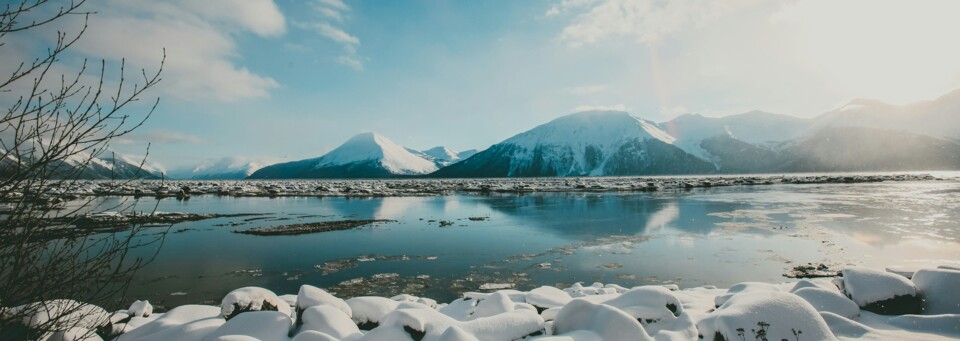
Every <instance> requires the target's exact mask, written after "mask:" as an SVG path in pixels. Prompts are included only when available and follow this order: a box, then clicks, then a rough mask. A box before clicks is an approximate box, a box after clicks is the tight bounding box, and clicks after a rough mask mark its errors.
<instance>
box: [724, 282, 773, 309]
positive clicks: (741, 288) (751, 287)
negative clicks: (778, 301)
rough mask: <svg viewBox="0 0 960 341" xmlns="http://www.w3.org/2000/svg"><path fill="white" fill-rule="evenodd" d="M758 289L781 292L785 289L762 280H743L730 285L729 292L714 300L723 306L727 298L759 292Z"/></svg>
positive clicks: (760, 290)
mask: <svg viewBox="0 0 960 341" xmlns="http://www.w3.org/2000/svg"><path fill="white" fill-rule="evenodd" d="M758 291H759V292H780V291H783V290H780V287H779V286H777V285H775V284H770V283H761V282H743V283H738V284H736V285H734V286H732V287H730V289H727V293H726V294H724V295H722V296H717V298H715V299H714V300H713V303H714V304H715V305H716V306H717V307H719V306H722V305H723V304H724V303H726V302H727V300H729V299H730V298H731V297H733V296H734V295H736V294H739V293H744V292H758Z"/></svg>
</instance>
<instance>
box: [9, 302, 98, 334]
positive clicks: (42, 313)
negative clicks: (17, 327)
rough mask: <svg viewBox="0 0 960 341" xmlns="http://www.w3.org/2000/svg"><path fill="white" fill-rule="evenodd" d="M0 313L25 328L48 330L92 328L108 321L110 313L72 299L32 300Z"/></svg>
mask: <svg viewBox="0 0 960 341" xmlns="http://www.w3.org/2000/svg"><path fill="white" fill-rule="evenodd" d="M0 313H2V314H3V315H4V316H5V317H6V318H9V319H19V320H20V323H22V324H23V325H24V326H26V327H27V328H31V329H32V328H42V329H44V330H49V331H68V330H69V329H71V328H82V329H87V330H94V329H97V328H99V327H102V326H105V325H107V324H109V323H110V314H109V313H107V311H106V310H104V309H103V308H101V307H99V306H96V305H93V304H88V303H83V302H77V301H74V300H49V301H42V302H34V303H29V304H24V305H21V306H16V307H13V308H9V309H2V310H0Z"/></svg>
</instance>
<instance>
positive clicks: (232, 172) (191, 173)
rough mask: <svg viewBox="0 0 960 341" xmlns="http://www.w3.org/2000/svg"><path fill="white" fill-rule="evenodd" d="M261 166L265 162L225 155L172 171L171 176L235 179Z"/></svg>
mask: <svg viewBox="0 0 960 341" xmlns="http://www.w3.org/2000/svg"><path fill="white" fill-rule="evenodd" d="M260 168H263V164H262V163H261V162H258V161H255V160H250V159H247V158H241V157H225V158H222V159H217V160H207V161H205V162H203V163H201V164H200V165H198V166H196V167H192V168H188V169H180V170H176V171H171V172H170V176H171V177H173V178H176V179H196V180H233V179H244V178H246V177H248V176H250V175H251V174H253V172H256V171H257V170H259V169H260Z"/></svg>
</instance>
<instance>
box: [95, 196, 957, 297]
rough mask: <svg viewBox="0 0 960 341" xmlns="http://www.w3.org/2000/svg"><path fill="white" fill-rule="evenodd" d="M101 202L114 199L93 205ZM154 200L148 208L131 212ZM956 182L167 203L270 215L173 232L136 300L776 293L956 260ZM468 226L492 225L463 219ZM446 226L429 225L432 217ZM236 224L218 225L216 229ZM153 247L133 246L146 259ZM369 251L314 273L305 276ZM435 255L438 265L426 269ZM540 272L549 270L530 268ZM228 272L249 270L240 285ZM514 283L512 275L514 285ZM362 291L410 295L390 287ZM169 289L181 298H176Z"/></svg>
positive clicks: (182, 208) (176, 207) (174, 207)
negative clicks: (242, 292)
mask: <svg viewBox="0 0 960 341" xmlns="http://www.w3.org/2000/svg"><path fill="white" fill-rule="evenodd" d="M102 200H103V201H104V203H105V204H110V203H111V202H112V201H116V200H118V199H116V198H105V199H102ZM155 204H157V203H156V201H154V200H143V201H141V202H140V203H138V204H137V205H138V209H141V210H150V209H152V207H153V205H155ZM958 206H960V182H956V181H947V182H922V183H883V184H857V185H791V186H758V187H736V188H734V187H731V188H715V189H700V190H695V191H678V192H670V193H652V194H648V193H630V194H622V193H543V194H526V195H520V196H518V195H491V196H479V195H461V196H444V197H389V198H234V197H216V196H200V197H194V198H192V199H190V200H189V201H176V200H174V199H164V200H161V201H160V203H159V207H158V210H160V211H179V212H194V213H264V214H267V217H268V219H260V220H254V221H249V222H247V221H244V218H223V219H211V220H206V221H198V222H188V223H181V224H177V225H176V226H174V227H173V229H172V230H174V231H175V230H181V229H187V231H185V232H182V233H171V234H169V235H168V237H167V239H166V242H165V244H164V246H163V249H162V250H161V252H160V256H159V257H158V258H157V259H156V260H155V261H154V262H153V263H152V264H150V265H149V266H148V267H147V268H146V269H144V270H143V271H142V272H141V273H140V274H139V277H138V279H137V281H136V284H137V285H136V286H135V287H134V288H133V289H132V290H131V292H130V296H132V297H135V298H150V299H151V300H153V301H158V302H161V304H163V303H166V304H170V305H173V304H182V303H188V302H200V301H203V300H206V299H213V300H218V299H219V298H220V297H221V296H222V295H223V294H224V293H225V292H226V291H229V290H230V289H233V288H236V287H240V286H247V285H258V286H264V287H268V288H270V289H273V290H275V291H277V292H280V293H295V292H296V291H297V288H298V286H299V285H300V284H303V283H309V284H313V285H317V286H321V287H327V288H333V287H336V286H337V284H338V283H340V282H342V281H347V280H350V279H354V278H360V277H364V278H369V277H370V276H372V275H374V274H378V273H398V274H400V275H401V277H406V276H410V277H412V276H417V275H428V276H430V281H429V282H426V283H421V284H423V285H422V286H423V287H422V288H421V287H416V290H419V291H421V293H424V294H428V295H431V296H435V297H438V298H440V299H449V298H452V297H454V296H455V295H456V294H457V292H459V291H463V290H467V289H470V290H475V289H476V288H475V287H469V286H470V285H474V283H472V282H470V283H468V285H467V287H466V288H462V287H459V286H458V285H460V286H463V284H462V283H461V284H458V285H455V284H451V283H453V282H452V281H456V280H458V279H463V278H478V279H476V280H480V281H485V280H488V281H498V280H499V281H509V280H511V279H517V278H519V279H520V281H519V282H518V283H519V285H520V288H521V289H523V288H529V287H535V286H539V285H543V284H551V285H554V284H558V283H559V284H562V283H572V282H576V281H585V282H592V281H601V282H612V283H620V284H622V285H626V286H630V285H637V284H646V283H678V284H680V285H681V286H694V285H704V284H715V285H720V286H724V285H730V284H734V283H737V282H741V281H748V280H754V281H779V280H784V278H783V277H781V275H782V274H783V273H784V272H785V270H787V269H789V268H791V267H792V266H793V265H796V264H798V263H806V262H835V263H843V264H864V265H870V266H886V265H897V266H910V267H916V266H923V265H929V264H937V263H941V264H942V263H952V264H958V263H960V244H958V243H957V237H958V236H960V224H958V222H960V207H958ZM469 217H489V219H488V220H486V221H471V220H469V219H468V218H469ZM370 218H376V219H393V220H397V222H396V223H390V224H385V225H380V226H374V227H364V228H360V229H356V230H351V231H337V232H329V233H319V234H309V235H299V236H274V237H262V236H250V235H241V234H235V233H230V231H232V230H235V229H246V228H253V227H258V226H271V225H280V224H287V223H296V222H303V221H317V220H338V219H370ZM439 220H449V221H453V222H454V225H452V226H449V227H443V228H441V227H439V226H438V223H437V221H439ZM230 222H233V223H241V224H242V225H239V226H235V227H231V226H215V225H217V224H223V223H230ZM146 251H148V250H142V251H141V252H146ZM364 255H381V256H400V255H406V256H408V257H409V260H397V259H396V258H393V259H391V260H381V261H374V262H359V263H356V267H354V268H349V269H345V270H343V271H340V272H336V273H332V274H327V275H324V274H323V273H322V272H321V271H319V270H316V269H315V268H314V265H317V264H323V263H324V262H327V261H332V260H338V259H356V258H358V257H360V256H364ZM428 256H431V257H434V256H435V257H436V258H435V259H433V258H430V259H428V258H427V257H428ZM544 263H549V267H547V268H543V267H540V266H536V265H537V264H544ZM238 270H259V272H254V273H234V272H235V271H238ZM511 276H512V277H511ZM391 285H393V284H389V283H388V284H386V287H383V288H378V289H377V290H380V291H375V292H371V293H379V294H389V293H398V292H400V291H406V290H408V289H409V288H410V287H403V286H402V285H400V284H397V285H394V286H391ZM170 293H186V295H182V296H181V295H174V296H171V295H170Z"/></svg>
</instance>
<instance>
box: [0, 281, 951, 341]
mask: <svg viewBox="0 0 960 341" xmlns="http://www.w3.org/2000/svg"><path fill="white" fill-rule="evenodd" d="M842 275H843V276H842V277H836V278H832V279H830V278H820V279H815V280H801V281H798V282H791V283H780V284H769V283H759V282H746V283H740V284H736V285H734V286H732V287H730V288H729V289H718V288H715V287H712V286H704V287H698V288H687V289H682V290H681V289H679V288H677V287H676V286H675V285H664V286H641V287H634V288H629V289H628V288H624V287H621V286H618V285H615V284H606V285H604V284H601V283H594V284H592V285H589V286H584V285H581V284H579V283H578V284H574V285H573V286H570V287H568V288H565V289H558V288H555V287H550V286H543V287H539V288H536V289H533V290H530V291H525V292H524V291H517V290H511V289H504V290H497V291H495V292H486V293H481V292H468V293H465V294H464V295H463V297H462V298H460V299H457V300H455V301H453V302H450V303H442V304H438V303H437V302H436V301H434V300H431V299H429V298H425V297H415V296H411V295H397V296H394V297H391V298H384V297H372V296H368V297H354V298H350V299H346V300H343V299H340V298H337V297H335V296H333V295H331V294H329V293H327V292H326V291H324V290H322V289H319V288H316V287H313V286H309V285H303V286H302V287H301V288H300V292H299V293H297V294H296V295H280V296H278V295H276V294H274V293H273V292H271V291H269V290H267V289H263V288H258V287H246V288H240V289H237V290H234V291H232V292H230V293H229V294H227V295H226V296H225V297H224V298H223V300H222V302H221V305H220V306H219V307H216V306H205V305H185V306H180V307H176V308H174V309H172V310H170V311H168V312H166V313H153V312H152V310H153V309H152V306H151V305H150V304H149V303H148V302H145V301H136V302H135V303H133V305H132V306H131V307H130V309H127V310H120V311H117V312H114V313H108V312H106V311H104V310H103V309H101V308H99V307H96V306H91V305H84V306H83V308H82V309H75V308H76V307H77V306H79V305H81V304H80V303H78V302H74V301H69V300H57V301H49V302H45V304H39V303H38V304H33V305H27V306H21V307H15V308H11V309H6V310H4V312H5V313H10V312H16V311H24V309H33V310H30V311H31V312H34V313H33V314H27V315H28V316H26V317H25V318H24V320H23V321H24V324H25V325H27V326H28V327H29V326H33V325H39V324H42V323H44V322H45V321H46V320H45V319H46V317H47V316H49V315H51V314H55V312H57V311H64V310H67V309H68V308H73V309H71V310H70V311H77V312H83V313H86V317H85V318H84V319H82V320H80V323H79V324H76V325H72V326H73V328H71V329H69V330H65V331H61V332H57V333H54V334H53V335H48V336H49V337H50V340H77V339H78V338H76V336H78V335H84V334H85V332H87V331H92V330H97V331H99V332H100V334H101V335H92V336H89V337H88V338H87V339H86V340H99V339H101V336H103V337H107V338H113V337H116V339H117V340H221V341H226V340H264V341H268V340H296V341H306V340H327V341H329V340H439V341H455V340H491V341H494V340H504V341H508V340H541V341H547V340H549V341H561V340H563V341H584V340H591V341H592V340H608V341H609V340H697V339H703V340H835V339H843V340H846V339H857V340H859V339H864V340H949V339H956V338H960V292H958V291H957V288H960V268H957V267H951V266H941V267H939V268H927V269H919V270H916V271H904V270H902V269H898V270H896V271H895V272H893V271H890V270H888V271H883V270H877V269H870V268H863V267H849V268H846V269H844V270H843V271H842ZM485 287H487V288H498V286H497V285H496V283H491V284H490V285H485ZM74 320H76V319H74ZM87 334H89V333H87Z"/></svg>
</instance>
